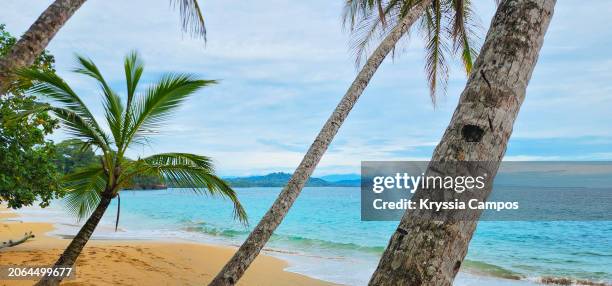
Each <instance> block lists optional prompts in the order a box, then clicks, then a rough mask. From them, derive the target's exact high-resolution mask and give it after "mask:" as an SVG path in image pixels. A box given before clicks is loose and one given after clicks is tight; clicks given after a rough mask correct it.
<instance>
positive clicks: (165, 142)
mask: <svg viewBox="0 0 612 286" xmlns="http://www.w3.org/2000/svg"><path fill="white" fill-rule="evenodd" d="M51 2H52V1H50V0H45V1H43V0H38V1H22V0H4V1H3V4H2V6H3V7H2V9H1V10H0V22H1V23H5V24H7V29H8V30H9V31H10V32H11V33H13V34H14V35H21V33H23V32H24V31H25V30H26V29H27V28H28V26H29V25H30V24H31V23H32V22H33V21H34V20H35V19H36V17H37V16H38V15H39V14H40V13H41V12H42V11H43V10H44V9H45V8H46V7H47V6H48V5H49V4H50V3H51ZM200 2H201V4H202V6H203V9H204V13H205V16H206V17H207V28H208V42H207V44H206V45H204V43H203V42H202V41H200V40H193V39H191V38H189V37H188V36H186V35H183V34H181V32H180V24H179V20H178V19H179V18H178V13H177V12H176V11H173V10H171V9H170V7H169V1H167V0H134V1H118V0H112V1H111V0H109V1H99V0H98V1H95V0H92V1H88V2H86V3H85V4H84V6H83V7H82V8H81V9H80V10H79V11H78V12H77V13H76V15H75V16H74V17H73V18H72V19H71V20H70V21H69V22H68V23H67V25H66V26H65V27H64V28H63V29H62V30H61V31H60V32H59V34H58V35H57V36H56V37H55V39H54V40H53V41H52V42H51V44H50V46H49V50H50V51H51V52H52V53H53V54H54V55H55V56H56V60H57V69H58V72H59V73H60V74H61V75H62V76H64V77H65V78H66V79H67V81H68V82H69V83H70V84H72V85H73V86H74V87H76V90H77V91H78V93H79V94H81V95H82V97H83V98H84V99H85V101H86V102H87V103H88V104H90V105H92V106H95V107H94V112H95V113H96V114H98V115H101V113H100V101H99V94H98V93H97V89H96V85H95V83H93V82H91V81H90V80H89V79H86V78H83V77H81V76H78V75H75V74H73V73H71V72H70V69H71V68H72V67H73V66H74V53H79V54H82V55H86V56H88V57H91V58H92V59H93V60H94V61H95V62H96V63H97V64H98V65H99V66H100V68H101V69H102V72H103V73H104V74H105V76H106V77H107V79H109V80H110V81H111V82H112V83H113V85H115V86H117V89H118V90H121V87H122V86H123V85H122V83H123V73H122V68H121V63H122V59H123V56H124V55H125V54H126V53H128V52H129V51H130V50H132V49H136V50H138V51H139V52H140V53H141V55H142V57H143V58H144V61H145V63H146V70H145V74H146V79H147V80H149V81H151V80H154V79H156V78H157V77H158V76H159V75H160V74H161V73H163V72H191V73H195V74H197V75H199V76H201V77H204V78H207V79H219V80H220V83H219V84H218V85H215V86H212V87H210V88H206V89H204V90H202V91H201V92H200V93H198V94H197V95H196V96H195V97H194V98H192V99H191V100H190V101H188V103H187V105H186V106H185V107H184V108H182V109H181V110H180V112H179V113H178V116H177V117H176V118H175V119H173V120H171V121H170V123H169V128H168V129H167V130H166V131H165V132H163V133H162V134H160V135H158V136H156V137H155V139H154V141H153V142H152V144H151V145H149V146H139V147H136V148H134V149H132V150H131V151H130V155H131V156H132V157H137V156H140V155H146V154H151V153H154V152H164V151H182V152H193V153H198V154H203V155H208V156H212V157H213V158H214V159H215V162H216V164H217V169H218V171H219V173H220V174H222V175H225V176H235V175H251V174H263V173H267V172H271V171H286V172H292V171H293V169H294V168H295V167H296V166H297V164H298V163H299V161H300V159H301V158H302V156H303V154H304V153H305V152H306V150H307V148H308V147H309V145H310V143H311V142H312V140H313V139H314V137H315V136H316V134H317V132H318V131H319V129H320V128H321V126H322V125H323V123H324V122H325V120H326V119H327V117H328V116H329V114H330V113H331V111H332V110H333V108H334V107H335V105H336V104H337V102H338V101H339V99H340V97H341V96H342V95H343V94H344V92H345V90H346V88H347V87H348V86H349V84H350V82H351V81H352V79H353V78H354V76H355V74H356V72H357V71H356V69H355V66H354V64H353V56H352V54H351V52H350V50H349V48H348V41H349V35H348V33H347V32H346V31H343V29H342V24H341V14H342V6H343V2H344V1H342V0H334V1H330V0H312V1H290V0H271V1H265V2H263V3H262V2H261V1H239V0H224V1H212V0H207V1H200ZM474 2H477V4H476V5H477V6H476V12H477V13H478V14H479V15H480V20H481V23H482V26H483V28H482V30H481V36H482V37H484V33H485V31H486V29H487V28H488V25H489V23H490V20H491V17H492V15H493V13H494V9H495V7H494V2H495V1H493V0H490V1H487V0H482V1H474ZM610 14H612V2H610V1H589V5H584V3H583V2H582V1H578V0H563V1H558V4H557V9H556V11H555V17H554V19H553V22H552V24H551V26H550V29H549V32H548V34H547V36H546V40H545V44H544V48H543V49H542V52H541V53H540V60H539V62H538V66H537V68H536V70H535V72H534V74H533V77H532V80H531V83H530V85H529V89H528V91H527V98H526V100H525V102H524V105H523V108H522V110H521V113H520V115H519V118H518V120H517V122H516V124H515V128H514V134H513V136H512V140H511V142H510V145H509V148H508V152H507V155H506V160H611V159H612V124H610V122H612V113H611V112H610V111H611V110H612V108H611V107H612V54H611V53H610V52H609V47H610V46H612V30H611V29H609V26H610V25H609V23H608V19H607V17H608V15H610ZM407 40H408V41H407V43H408V44H407V45H405V47H404V48H403V52H402V53H401V54H400V56H399V57H398V58H395V59H393V60H392V59H387V60H386V62H385V63H384V64H383V65H382V66H381V68H380V69H379V71H378V72H377V73H376V75H375V77H374V79H373V80H372V82H371V83H370V85H369V87H368V89H367V90H366V91H365V93H364V95H363V96H362V98H361V99H360V101H359V102H358V104H357V106H356V107H355V109H354V110H353V111H352V113H351V115H350V116H349V118H348V120H347V122H346V123H345V125H344V126H343V127H342V129H341V130H340V133H339V134H338V136H337V137H336V139H335V140H334V142H333V143H332V146H331V148H330V150H329V151H328V153H327V154H326V155H325V157H324V158H323V160H322V162H321V163H320V165H319V168H318V169H317V171H316V175H326V174H331V173H357V172H359V165H360V161H362V160H417V159H420V160H427V159H429V158H430V156H431V153H432V151H433V148H434V147H435V145H436V144H437V142H438V141H439V139H440V137H441V135H442V133H443V131H444V130H445V128H446V125H447V124H448V122H449V120H450V116H451V115H452V112H453V110H454V108H455V106H456V104H457V100H458V96H459V94H460V92H461V90H462V89H463V87H464V85H465V76H464V74H463V72H462V70H461V69H460V67H459V66H458V65H457V63H458V61H457V60H456V59H452V60H453V61H454V63H453V66H452V69H451V79H450V82H449V87H448V93H447V95H446V96H445V97H442V98H440V100H439V102H438V105H437V107H436V108H434V107H433V106H432V104H431V102H430V100H429V96H428V90H427V85H426V81H425V76H424V72H423V56H424V53H423V44H422V41H421V38H420V37H419V35H417V34H416V33H414V34H413V35H412V36H411V37H410V38H409V39H407ZM62 138H63V135H62V134H61V132H57V134H56V135H54V139H56V140H60V139H62Z"/></svg>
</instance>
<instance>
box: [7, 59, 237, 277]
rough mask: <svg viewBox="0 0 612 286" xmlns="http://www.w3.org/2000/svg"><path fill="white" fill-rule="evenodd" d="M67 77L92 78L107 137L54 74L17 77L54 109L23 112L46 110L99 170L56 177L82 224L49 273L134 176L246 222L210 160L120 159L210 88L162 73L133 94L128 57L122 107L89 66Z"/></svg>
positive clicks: (138, 71)
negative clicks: (214, 203) (182, 191)
mask: <svg viewBox="0 0 612 286" xmlns="http://www.w3.org/2000/svg"><path fill="white" fill-rule="evenodd" d="M77 59H78V68H77V69H75V72H77V73H80V74H83V75H86V76H89V77H92V78H93V79H95V80H96V81H97V82H98V84H99V86H100V89H101V94H102V98H103V104H104V115H105V116H104V117H105V121H106V124H107V127H108V130H110V134H107V133H106V132H105V131H104V129H102V128H101V125H100V124H99V123H98V121H97V120H96V119H95V118H94V116H93V115H92V114H91V112H90V111H89V109H88V107H87V106H86V105H85V104H83V101H82V100H81V98H80V97H79V96H78V95H77V94H76V93H75V92H74V91H73V89H72V88H71V87H70V86H69V85H68V84H67V83H66V82H65V81H64V80H63V79H62V78H60V77H59V76H57V75H56V74H55V73H49V72H44V71H39V70H34V69H25V70H20V71H18V74H19V75H20V76H23V77H26V78H28V79H31V80H32V81H34V83H35V84H34V86H33V88H32V89H31V90H30V92H31V93H33V94H35V95H36V96H41V97H44V98H48V99H50V100H51V101H52V103H53V102H55V103H57V105H52V104H40V105H38V107H37V108H35V109H34V110H30V111H26V112H25V113H26V114H27V113H34V112H39V111H42V110H44V111H49V112H51V113H53V114H54V115H55V116H57V117H58V118H59V119H60V121H61V123H62V124H63V126H64V127H65V128H66V131H67V132H68V133H69V134H70V135H72V136H73V137H75V138H78V139H80V140H81V141H82V142H83V145H84V147H87V148H89V147H90V146H91V147H95V148H97V150H99V153H101V155H100V164H99V165H94V166H91V167H87V168H84V169H80V170H77V171H75V172H74V173H72V174H68V175H66V176H65V177H64V178H63V185H64V187H65V188H66V190H67V192H68V195H67V200H66V201H67V205H68V207H69V209H70V210H72V211H74V212H75V213H76V214H78V215H79V216H80V217H86V216H87V215H89V218H88V219H87V221H86V222H85V224H84V225H83V227H82V228H81V230H80V231H79V232H78V233H77V235H76V236H75V237H74V239H73V240H72V242H71V243H70V244H69V245H68V247H67V248H66V250H65V251H64V253H62V255H61V256H60V258H59V259H58V260H57V262H56V263H55V266H57V267H60V266H61V267H71V266H72V265H74V263H75V261H76V259H77V257H78V256H79V254H80V253H81V250H82V249H83V247H84V246H85V244H86V243H87V241H88V240H89V238H90V237H91V235H92V233H93V232H94V230H95V228H96V226H97V225H98V223H99V222H100V219H101V218H102V216H103V215H104V213H105V211H106V209H107V208H108V206H109V204H110V203H111V201H112V200H113V199H114V198H119V193H120V191H121V190H123V189H124V188H126V187H129V186H130V185H131V184H132V181H133V180H134V179H135V178H137V177H139V176H154V177H157V178H159V180H162V181H163V182H166V183H170V184H172V185H174V186H177V187H188V188H191V189H192V190H193V191H195V192H196V193H207V194H210V195H221V196H223V197H226V198H229V199H230V200H231V201H232V202H233V204H234V215H235V218H237V219H238V220H240V221H242V222H246V213H245V211H244V209H243V208H242V206H241V205H240V203H239V201H238V199H237V197H236V194H235V193H234V191H233V190H232V189H231V188H230V187H229V186H228V184H227V183H225V182H224V181H223V180H222V179H220V178H219V177H217V176H216V175H215V171H214V168H213V164H212V161H211V159H210V158H208V157H205V156H200V155H194V154H188V153H162V154H156V155H152V156H148V157H145V158H139V159H137V160H129V159H128V158H126V156H125V153H126V151H127V150H128V148H129V147H131V146H132V145H134V144H139V143H146V142H147V140H148V139H149V136H150V135H152V134H153V133H157V132H158V130H159V129H161V128H162V127H163V123H164V122H166V119H168V118H169V117H170V116H171V115H172V114H173V112H175V111H176V110H177V108H178V107H179V106H181V104H182V103H183V102H184V101H185V100H186V99H187V98H188V97H189V96H191V95H192V94H194V93H195V92H196V91H198V90H200V89H201V88H203V87H205V86H208V85H210V84H213V83H214V81H211V80H201V79H196V78H195V77H194V76H192V75H189V74H166V75H164V76H162V77H161V79H160V80H159V81H158V82H157V83H156V84H154V85H152V86H150V87H149V88H147V89H146V90H143V91H139V90H138V89H137V86H138V83H139V82H140V78H141V75H142V72H143V64H142V62H141V61H140V60H139V59H138V56H137V54H136V53H132V54H130V55H129V56H127V57H126V59H125V64H124V66H125V77H126V96H125V99H126V100H125V103H124V102H122V98H121V97H120V96H119V94H118V93H117V92H115V90H113V89H112V88H111V86H110V85H109V84H108V83H107V82H106V81H105V79H104V78H103V77H102V74H101V73H100V71H99V70H98V68H97V67H96V65H95V64H94V63H93V62H92V61H91V60H89V59H86V58H83V57H77ZM60 281H61V278H54V277H45V278H43V279H42V280H41V281H39V283H38V284H37V285H57V284H58V283H59V282H60Z"/></svg>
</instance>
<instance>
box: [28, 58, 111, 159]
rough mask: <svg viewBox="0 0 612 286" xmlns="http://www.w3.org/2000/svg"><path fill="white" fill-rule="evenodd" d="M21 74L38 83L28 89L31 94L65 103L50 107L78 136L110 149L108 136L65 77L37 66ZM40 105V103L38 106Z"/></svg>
mask: <svg viewBox="0 0 612 286" xmlns="http://www.w3.org/2000/svg"><path fill="white" fill-rule="evenodd" d="M17 74H19V75H20V76H22V77H24V78H28V79H30V80H32V81H33V82H34V85H33V86H32V88H31V89H30V90H28V92H29V93H31V94H33V95H36V96H39V97H43V98H49V99H51V100H53V101H56V102H58V103H60V104H61V105H62V107H51V106H49V108H48V110H50V111H53V112H54V113H55V114H56V115H57V116H58V117H60V118H61V119H62V122H63V123H65V124H66V126H68V128H69V130H70V131H71V132H74V134H75V135H76V136H78V137H81V138H84V139H86V140H88V141H91V142H95V143H96V144H97V145H98V147H100V148H102V149H107V150H108V149H110V148H109V145H110V144H109V140H108V136H106V135H105V133H104V132H103V131H102V129H101V128H100V126H99V125H98V123H97V122H96V120H95V119H94V117H93V115H92V114H91V112H90V111H89V109H88V108H87V106H85V104H84V103H83V101H82V100H81V98H79V96H78V95H77V94H76V93H75V92H74V91H73V90H72V88H70V86H69V85H68V84H67V83H66V82H65V81H64V80H63V79H62V78H60V77H59V76H58V75H56V74H55V73H53V72H45V71H39V70H35V69H21V70H18V71H17ZM40 107H41V106H40V105H39V106H38V108H40ZM43 109H44V108H43Z"/></svg>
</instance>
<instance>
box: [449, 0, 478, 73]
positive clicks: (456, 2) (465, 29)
mask: <svg viewBox="0 0 612 286" xmlns="http://www.w3.org/2000/svg"><path fill="white" fill-rule="evenodd" d="M451 1H452V7H453V13H452V15H453V16H452V17H453V20H452V27H451V29H450V30H451V31H450V34H451V35H450V36H451V38H452V41H453V52H454V53H455V54H460V57H461V60H462V62H463V66H464V68H465V72H466V73H467V74H468V75H469V74H470V73H471V72H472V65H473V62H474V59H475V58H476V55H477V54H478V51H477V50H476V48H475V46H476V41H477V40H478V39H477V37H476V35H477V32H476V30H477V29H478V27H479V25H478V23H477V22H476V18H475V17H474V16H473V11H472V9H471V1H470V0H451Z"/></svg>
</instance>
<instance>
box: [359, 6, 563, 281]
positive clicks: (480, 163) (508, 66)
mask: <svg viewBox="0 0 612 286" xmlns="http://www.w3.org/2000/svg"><path fill="white" fill-rule="evenodd" d="M555 4H556V0H504V1H501V3H500V5H499V7H498V9H497V12H496V13H495V16H493V20H492V21H491V26H490V28H489V32H488V33H487V37H486V40H485V42H484V45H483V47H482V50H481V52H480V55H479V56H478V58H477V59H476V61H475V63H474V72H473V73H472V75H471V76H470V77H469V79H468V81H467V83H466V86H465V89H464V90H463V92H462V93H461V96H460V98H459V103H458V105H457V108H456V109H455V112H454V113H453V117H452V119H451V121H450V123H449V125H448V127H447V129H446V132H444V135H443V136H442V139H441V140H440V143H439V144H438V146H436V149H435V150H434V153H433V156H432V159H431V162H445V163H449V165H450V166H453V167H455V168H448V167H444V166H443V164H435V163H434V164H433V165H430V166H429V167H428V168H427V171H426V174H432V173H433V174H436V175H437V176H451V177H455V176H457V175H465V174H466V173H465V170H461V169H465V168H463V167H460V168H457V164H454V163H453V162H470V163H469V168H470V169H472V170H481V171H480V172H482V171H484V173H487V174H489V176H488V179H487V181H488V182H489V183H488V184H487V187H486V188H484V189H483V190H482V191H478V192H473V193H472V195H470V198H473V199H476V200H478V201H486V199H487V197H488V196H489V194H490V193H491V190H492V184H491V182H492V181H493V179H494V177H495V175H496V173H497V170H498V168H499V166H500V163H501V161H502V159H503V158H504V154H505V153H506V148H507V146H508V141H509V140H510V136H511V135H512V128H513V125H514V122H515V120H516V118H517V116H518V113H519V111H520V109H521V105H522V103H523V101H524V99H525V95H526V90H527V85H528V84H529V81H530V79H531V75H532V73H533V70H534V68H535V66H536V63H537V60H538V56H539V53H540V50H541V48H542V45H543V44H544V36H545V35H546V31H547V29H548V25H549V24H550V21H551V20H552V17H553V13H554V8H555ZM463 165H464V166H465V164H463ZM471 172H472V173H474V171H471ZM468 174H469V171H468ZM440 192H444V190H439V189H427V190H425V189H419V190H418V191H417V192H416V193H415V194H414V195H413V196H412V198H411V199H412V200H414V201H419V200H421V199H433V198H432V197H433V196H435V195H434V194H435V193H437V194H440ZM452 193H453V192H451V193H450V194H449V193H445V195H444V197H445V198H444V200H445V201H452V199H453V194H452ZM481 212H482V210H479V211H469V212H462V211H450V212H445V211H441V212H437V211H433V210H425V209H415V210H407V211H406V212H405V213H404V216H403V217H402V219H401V221H400V223H399V226H398V228H397V229H396V231H395V232H393V234H392V235H391V238H390V239H389V243H388V244H387V247H386V249H385V251H384V253H383V255H382V257H381V259H380V262H379V264H378V267H377V268H376V271H375V272H374V274H372V277H371V279H370V282H369V285H372V286H374V285H376V286H383V285H389V286H395V285H442V286H447V285H452V284H453V281H454V279H455V276H456V275H457V273H458V272H459V269H460V268H461V264H462V263H463V259H464V258H465V255H466V254H467V250H468V246H469V243H470V240H471V239H472V235H473V234H474V231H475V230H476V225H477V223H478V219H479V218H480V215H481Z"/></svg>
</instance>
